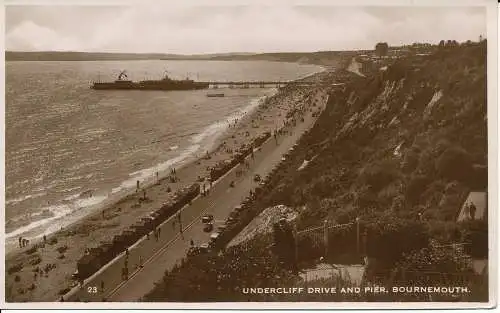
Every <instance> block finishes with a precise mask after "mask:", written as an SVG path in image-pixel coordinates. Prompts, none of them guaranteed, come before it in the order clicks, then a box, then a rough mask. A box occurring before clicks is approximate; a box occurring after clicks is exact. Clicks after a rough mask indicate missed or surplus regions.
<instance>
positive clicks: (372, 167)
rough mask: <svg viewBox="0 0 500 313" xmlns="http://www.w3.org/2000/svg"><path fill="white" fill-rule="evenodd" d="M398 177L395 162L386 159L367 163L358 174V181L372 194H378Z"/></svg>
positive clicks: (397, 166)
mask: <svg viewBox="0 0 500 313" xmlns="http://www.w3.org/2000/svg"><path fill="white" fill-rule="evenodd" d="M399 175H400V173H399V164H398V162H397V161H396V160H392V159H387V160H382V161H378V162H374V163H368V164H367V165H366V166H365V167H364V168H363V169H362V171H361V173H360V177H359V178H360V181H361V182H362V183H364V184H366V185H367V186H368V187H369V188H370V190H371V191H372V192H379V191H380V190H381V189H382V188H384V187H385V186H387V185H388V184H390V183H391V182H392V181H394V180H395V179H396V178H398V177H399Z"/></svg>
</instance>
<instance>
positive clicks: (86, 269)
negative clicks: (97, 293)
mask: <svg viewBox="0 0 500 313" xmlns="http://www.w3.org/2000/svg"><path fill="white" fill-rule="evenodd" d="M98 263H99V260H98V259H97V257H96V256H95V255H92V254H85V255H84V256H82V257H81V258H80V259H79V260H78V261H77V263H76V268H77V270H78V278H79V279H81V280H83V279H86V278H88V277H90V276H91V275H92V274H94V273H95V272H97V271H98V269H99V264H98Z"/></svg>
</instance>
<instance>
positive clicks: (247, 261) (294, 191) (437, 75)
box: [147, 42, 488, 301]
mask: <svg viewBox="0 0 500 313" xmlns="http://www.w3.org/2000/svg"><path fill="white" fill-rule="evenodd" d="M443 45H444V46H446V47H447V48H446V49H438V50H437V52H436V53H434V54H432V55H430V56H426V57H421V56H414V57H409V58H405V59H401V60H399V61H397V62H396V63H394V64H392V65H390V66H389V67H388V68H387V69H386V70H385V71H380V72H379V73H378V74H376V75H372V76H370V77H367V78H362V77H355V76H351V75H349V74H346V73H343V72H342V71H340V72H339V73H338V75H343V78H342V79H343V80H344V81H345V82H346V85H345V87H343V88H337V89H333V88H332V90H331V92H330V97H329V102H328V105H327V108H326V109H325V111H324V112H323V113H322V114H321V115H320V117H319V119H318V121H317V123H316V124H315V126H314V127H313V128H312V129H311V130H310V131H308V132H307V133H306V134H305V135H304V136H303V137H302V138H301V139H300V141H299V144H298V146H297V148H296V149H294V151H293V153H292V154H291V155H289V156H288V157H287V158H286V160H285V161H284V162H282V163H281V164H280V165H279V167H278V169H276V170H275V171H274V172H273V174H272V175H271V176H270V178H269V180H268V181H267V185H266V186H265V187H264V189H263V192H262V194H261V195H260V196H259V197H258V199H257V200H256V201H255V202H254V205H253V208H255V210H257V208H260V209H263V208H265V207H268V206H273V205H278V204H285V205H289V206H293V207H304V208H305V209H304V210H302V211H301V214H300V215H299V217H298V218H297V220H296V221H295V224H296V227H297V228H298V229H299V230H301V229H306V228H309V227H317V226H320V225H322V223H323V221H324V220H329V221H330V222H332V223H338V224H341V223H351V224H350V226H348V227H345V228H339V229H338V230H335V231H331V232H329V234H328V243H329V246H328V247H327V248H326V249H325V247H324V245H323V242H322V239H318V238H322V237H321V231H320V232H318V234H316V236H312V235H311V236H301V237H297V238H295V239H293V240H291V241H290V232H289V231H287V232H286V235H284V233H283V232H281V231H280V230H279V229H275V231H274V236H275V237H274V249H271V248H272V247H273V238H259V239H256V240H252V241H250V242H248V243H246V244H245V245H240V246H237V247H234V248H231V249H228V250H224V252H223V254H221V255H219V256H211V255H201V256H197V257H194V258H192V259H189V260H188V261H186V262H185V263H183V264H182V265H181V266H180V267H178V268H176V269H174V270H173V271H172V272H171V273H167V274H166V275H165V278H164V282H163V283H162V284H160V285H159V286H158V287H157V288H156V289H155V290H154V291H153V292H152V294H151V295H149V296H148V297H147V298H148V300H158V301H159V300H162V301H164V300H173V301H215V300H218V301H246V300H248V296H246V295H244V294H243V293H242V292H241V290H240V289H239V288H241V287H242V286H252V287H256V286H266V287H271V286H276V285H281V286H283V285H289V286H292V283H293V282H294V281H297V280H300V279H298V277H297V276H296V275H295V274H294V268H293V267H290V266H287V265H286V264H285V263H286V260H290V259H294V258H293V257H292V256H291V255H292V253H295V247H292V244H291V243H293V242H294V240H297V247H298V252H297V261H298V266H299V268H305V267H307V266H309V265H311V264H314V263H317V261H318V259H319V258H320V257H325V259H324V261H327V262H341V260H351V261H352V260H357V261H359V259H360V256H361V255H366V256H368V257H369V258H370V259H373V260H376V262H370V263H369V265H368V266H367V272H366V273H367V275H372V276H373V277H379V276H383V280H384V281H387V280H390V279H391V277H392V279H395V278H398V279H402V276H401V275H400V274H397V275H399V276H397V275H396V276H394V275H395V274H394V273H401V270H402V269H405V271H406V272H407V273H409V272H412V271H413V272H418V271H422V270H423V266H424V265H425V266H426V268H425V269H426V270H430V271H435V272H443V271H444V272H446V273H458V274H462V273H466V274H467V275H469V276H471V275H473V274H471V271H470V264H469V263H467V262H465V261H464V260H465V258H457V255H458V256H462V255H465V254H467V255H470V256H473V257H486V256H487V252H488V249H487V247H488V241H487V238H488V237H487V233H488V232H487V224H486V222H466V223H461V224H458V223H457V222H456V218H457V215H458V212H459V209H460V207H461V205H462V203H463V202H464V200H465V198H466V197H467V194H468V193H469V192H470V191H486V190H487V167H486V166H487V138H486V134H487V125H486V64H485V60H486V43H485V42H482V43H480V44H477V43H476V44H473V43H469V44H467V45H454V44H453V42H451V43H450V44H443ZM311 156H315V157H314V158H313V160H312V161H311V162H310V163H309V165H308V167H307V168H306V169H304V170H302V171H297V168H298V167H299V166H300V165H301V164H302V162H303V161H304V159H307V160H310V159H311ZM257 211H258V210H257ZM356 218H360V222H359V230H360V232H361V233H362V236H361V238H357V237H356V233H357V229H356V224H355V223H354V224H353V223H352V222H353V221H354V220H355V219H356ZM318 236H319V237H318ZM360 241H361V245H362V246H361V248H360V247H359V242H360ZM434 241H437V242H439V243H440V244H448V243H456V242H465V243H467V245H465V247H466V248H465V249H464V250H463V251H460V252H457V251H456V250H452V251H451V252H450V250H443V249H439V248H435V247H434V246H435V245H433V244H430V242H434ZM277 242H281V243H282V245H281V246H279V247H277V246H276V243H277ZM267 244H269V247H270V249H266V248H264V246H265V245H267ZM269 251H271V252H269ZM325 253H327V255H325ZM467 264H469V265H467ZM391 273H392V274H391ZM391 275H393V276H391ZM405 275H406V274H405ZM415 277H417V278H418V275H417V276H415ZM460 277H463V276H460ZM434 278H435V277H434ZM434 278H432V279H434ZM367 279H369V277H367ZM404 279H408V277H405V278H404ZM452 282H456V281H452ZM337 283H339V282H338V281H337ZM344 283H345V282H344ZM475 286H476V285H475ZM477 286H481V284H477ZM482 286H483V287H484V284H483V285H482ZM477 290H480V288H479V287H478V288H477V289H476V291H477ZM485 290H486V291H487V288H486V289H481V291H482V292H483V296H484V291H485ZM192 291H195V292H192ZM399 297H400V298H398V299H399V300H403V301H404V300H423V301H428V300H429V299H427V298H425V299H413V298H412V299H405V298H404V297H403V296H399ZM479 298H480V299H482V301H483V300H484V297H479ZM252 299H253V300H255V299H256V298H252ZM258 299H259V300H276V299H280V298H279V297H277V298H276V297H271V298H264V297H261V298H258ZM297 299H298V298H293V297H289V298H288V299H286V301H293V300H297ZM308 299H317V298H316V297H312V298H308ZM328 299H330V298H328ZM302 300H304V299H302ZM323 300H325V298H323ZM365 300H366V299H365ZM392 300H395V299H392ZM282 301H283V299H282Z"/></svg>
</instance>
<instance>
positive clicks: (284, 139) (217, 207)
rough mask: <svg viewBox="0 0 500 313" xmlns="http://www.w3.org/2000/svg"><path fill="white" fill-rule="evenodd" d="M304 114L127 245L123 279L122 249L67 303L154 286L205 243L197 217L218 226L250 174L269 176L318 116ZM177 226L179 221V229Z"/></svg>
mask: <svg viewBox="0 0 500 313" xmlns="http://www.w3.org/2000/svg"><path fill="white" fill-rule="evenodd" d="M323 107H324V105H323V106H322V108H323ZM304 118H305V120H304V122H302V123H300V122H299V123H297V125H296V126H295V127H288V130H289V131H291V132H292V134H291V135H290V134H288V135H281V136H280V137H278V138H279V139H278V144H276V142H275V140H274V138H273V137H272V136H271V138H269V140H268V141H266V142H265V143H264V144H263V145H262V146H261V147H260V149H259V151H257V152H255V155H254V159H252V158H251V157H250V156H249V157H248V158H247V160H248V161H249V163H250V168H249V169H248V170H246V172H245V174H244V175H242V176H240V177H237V176H236V169H237V168H238V167H239V166H238V167H236V168H234V169H232V170H231V171H230V172H229V173H227V174H226V175H225V176H223V177H222V178H220V179H219V180H218V181H217V182H216V183H215V184H214V185H213V187H212V188H211V189H210V193H209V195H208V196H206V197H203V196H199V197H197V198H196V199H195V200H193V202H192V204H191V205H187V206H185V207H184V208H183V209H182V210H181V214H180V216H181V218H180V221H181V222H180V223H179V219H178V217H177V216H176V215H174V216H172V217H171V218H169V219H168V220H167V221H165V222H164V223H163V224H162V225H160V227H159V228H160V229H161V231H160V238H159V240H158V241H157V240H156V239H155V236H154V235H153V234H152V233H151V235H150V236H149V239H147V238H146V237H144V238H143V239H141V240H140V241H139V242H137V243H136V244H135V245H134V246H132V247H131V248H129V257H128V263H127V267H128V269H129V277H128V279H127V280H123V279H122V269H123V268H124V267H125V265H126V264H125V262H126V261H125V260H126V258H125V253H123V254H121V255H119V256H118V257H116V258H115V259H114V260H113V261H112V262H110V263H108V264H107V265H106V266H104V267H103V268H102V269H101V270H100V271H98V272H97V273H96V274H94V275H93V276H91V277H90V278H89V279H87V280H86V281H85V283H84V284H83V286H82V287H81V288H80V287H75V288H74V289H73V290H72V291H70V293H68V294H67V295H66V296H65V301H84V302H96V301H112V302H118V301H126V302H130V301H138V300H140V299H141V298H142V297H143V296H144V295H145V294H147V293H148V292H149V291H150V290H152V289H153V287H154V284H155V282H158V281H160V280H161V279H162V277H163V275H164V272H165V270H167V269H171V268H172V266H173V265H174V264H175V263H177V262H179V261H180V260H181V259H182V258H183V257H185V256H186V253H187V251H188V249H189V247H190V240H191V239H192V240H193V241H194V242H195V244H196V245H199V244H202V243H205V242H209V240H210V233H206V232H204V231H203V224H202V223H201V216H202V215H203V214H206V213H209V214H213V215H214V219H215V225H214V226H215V227H214V231H216V229H217V226H218V225H221V224H223V222H224V221H225V219H226V218H227V217H228V216H229V214H230V213H231V212H232V210H233V208H234V207H235V206H237V205H239V204H240V203H241V202H242V201H243V199H244V198H245V197H247V196H248V195H249V192H250V190H251V189H253V188H255V187H256V186H257V183H256V182H254V181H253V177H254V175H255V174H260V175H261V176H262V177H264V176H265V175H267V174H268V173H269V172H270V171H271V170H272V169H273V168H274V167H275V166H276V165H277V164H278V163H279V162H280V161H281V158H282V157H283V155H284V154H285V153H287V152H288V150H289V149H290V148H291V147H292V146H293V145H294V144H295V143H296V141H297V139H298V138H300V136H301V135H302V133H303V132H304V131H305V130H307V129H309V128H310V127H312V125H313V124H314V122H315V120H316V118H314V117H312V114H311V112H309V111H308V112H307V113H306V114H305V116H304ZM231 181H234V182H235V187H234V188H231V187H229V184H230V182H231ZM180 224H182V229H183V231H182V233H181V232H180ZM141 265H142V266H141Z"/></svg>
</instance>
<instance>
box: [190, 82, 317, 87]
mask: <svg viewBox="0 0 500 313" xmlns="http://www.w3.org/2000/svg"><path fill="white" fill-rule="evenodd" d="M199 83H202V84H208V86H209V88H219V87H228V88H270V87H278V88H279V87H284V86H288V85H296V86H308V85H313V84H314V82H309V81H200V82H199Z"/></svg>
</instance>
